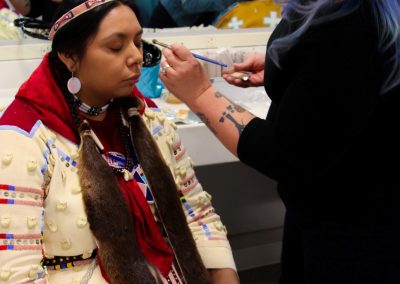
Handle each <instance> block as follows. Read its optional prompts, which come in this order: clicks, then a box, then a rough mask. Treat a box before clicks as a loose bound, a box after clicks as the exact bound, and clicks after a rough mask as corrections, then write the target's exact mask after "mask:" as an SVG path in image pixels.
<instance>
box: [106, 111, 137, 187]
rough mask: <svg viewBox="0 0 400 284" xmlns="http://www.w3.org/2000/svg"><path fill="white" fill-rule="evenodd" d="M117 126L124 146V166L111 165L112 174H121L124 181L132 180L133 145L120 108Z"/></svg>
mask: <svg viewBox="0 0 400 284" xmlns="http://www.w3.org/2000/svg"><path fill="white" fill-rule="evenodd" d="M118 126H119V129H120V132H121V139H122V143H123V144H124V148H125V167H123V168H117V167H112V166H111V168H112V170H113V172H114V174H116V175H123V176H124V179H125V180H126V181H129V180H132V179H133V175H132V170H133V164H134V163H133V154H134V152H133V151H134V150H133V146H132V142H131V135H130V129H129V125H125V123H124V118H123V114H122V110H120V112H119V115H118Z"/></svg>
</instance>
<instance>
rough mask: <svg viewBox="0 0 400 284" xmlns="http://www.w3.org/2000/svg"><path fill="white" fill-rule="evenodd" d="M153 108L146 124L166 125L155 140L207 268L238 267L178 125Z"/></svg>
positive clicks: (222, 225)
mask: <svg viewBox="0 0 400 284" xmlns="http://www.w3.org/2000/svg"><path fill="white" fill-rule="evenodd" d="M153 110H154V109H153ZM153 110H150V109H146V112H145V117H146V120H147V124H148V125H150V128H151V129H160V128H159V127H158V126H156V125H157V124H158V123H161V124H162V125H163V129H162V130H161V129H160V130H159V131H162V132H163V135H155V137H157V138H156V141H157V144H158V146H159V147H160V150H161V153H162V155H163V158H164V160H165V161H166V162H167V165H168V166H169V168H170V169H171V172H172V175H173V176H174V179H175V182H176V185H177V189H178V193H179V196H180V197H181V198H180V199H181V202H182V207H183V211H184V214H185V216H186V220H187V222H188V225H189V228H190V230H191V232H192V234H193V238H194V240H195V242H196V245H197V248H198V250H199V253H200V256H201V257H202V260H203V262H204V265H205V266H206V268H208V269H218V268H232V269H234V270H236V266H235V263H234V260H233V255H232V250H231V247H230V244H229V241H228V239H227V230H226V227H225V226H224V224H223V223H222V222H221V218H220V216H219V215H218V214H216V212H215V209H214V207H213V206H212V203H211V195H210V194H209V193H208V192H206V191H204V190H203V188H202V186H201V184H200V183H199V181H198V180H197V178H196V174H195V171H194V168H193V166H194V165H193V161H192V159H191V158H190V157H189V156H188V154H187V152H186V148H185V146H184V145H183V144H182V142H181V140H180V138H179V135H178V134H177V132H176V128H177V127H176V125H175V124H174V123H172V122H170V121H168V120H167V119H166V116H165V115H164V114H163V113H162V112H161V111H159V110H157V111H153ZM152 121H153V122H152ZM152 132H153V134H154V131H152Z"/></svg>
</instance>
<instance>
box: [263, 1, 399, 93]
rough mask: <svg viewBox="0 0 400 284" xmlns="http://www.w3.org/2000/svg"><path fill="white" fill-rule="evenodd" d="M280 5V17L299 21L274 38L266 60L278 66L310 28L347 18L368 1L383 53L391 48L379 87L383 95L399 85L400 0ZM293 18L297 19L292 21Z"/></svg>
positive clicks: (291, 2)
mask: <svg viewBox="0 0 400 284" xmlns="http://www.w3.org/2000/svg"><path fill="white" fill-rule="evenodd" d="M276 1H277V2H279V3H281V4H283V6H284V9H283V13H282V15H283V18H284V19H286V20H288V21H293V20H300V21H301V24H300V26H299V27H298V28H297V29H296V30H295V31H294V32H293V33H291V34H289V35H287V36H285V37H283V38H279V39H276V40H274V41H273V42H272V44H271V46H270V47H269V49H268V54H269V58H270V59H271V60H272V61H273V62H274V63H275V64H276V65H277V66H278V67H279V68H282V66H281V65H280V58H281V57H282V56H284V54H285V52H287V51H288V50H289V49H290V48H291V47H292V46H293V45H295V44H296V42H297V41H298V39H299V38H300V37H301V35H302V34H304V33H305V32H306V31H307V29H308V28H309V27H310V26H311V25H318V24H320V23H325V22H329V21H332V20H334V19H337V18H340V17H343V16H346V15H348V14H350V13H352V12H353V11H355V10H356V9H357V8H358V7H359V6H360V5H361V3H362V1H369V2H370V5H371V6H372V8H373V10H374V15H375V22H376V25H377V29H378V33H379V36H380V38H379V43H380V44H379V48H380V50H381V51H382V52H384V51H386V50H388V49H393V50H394V54H393V56H392V57H391V58H390V62H388V63H389V64H391V65H392V66H393V67H392V71H391V73H390V74H389V76H388V78H387V79H386V81H385V82H384V83H383V86H382V87H381V94H384V93H386V92H388V91H389V90H391V89H392V88H394V87H396V86H397V85H399V84H400V0H339V1H338V0H311V1H308V0H276ZM294 15H296V18H294Z"/></svg>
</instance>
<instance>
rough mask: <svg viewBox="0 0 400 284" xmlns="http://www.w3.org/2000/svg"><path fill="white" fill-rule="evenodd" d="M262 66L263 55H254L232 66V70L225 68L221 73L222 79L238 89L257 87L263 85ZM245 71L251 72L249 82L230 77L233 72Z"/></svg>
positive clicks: (263, 63) (263, 61)
mask: <svg viewBox="0 0 400 284" xmlns="http://www.w3.org/2000/svg"><path fill="white" fill-rule="evenodd" d="M264 65H265V54H262V53H254V54H252V55H251V56H249V57H248V58H247V59H246V60H245V61H243V62H242V63H237V64H233V68H226V69H224V71H223V78H224V79H225V81H227V82H228V83H229V84H231V85H235V86H238V87H243V88H246V87H259V86H263V85H264ZM237 71H245V72H252V73H253V74H252V75H251V76H250V78H249V80H247V81H243V80H242V79H238V78H235V77H233V76H231V75H230V74H232V73H233V72H237Z"/></svg>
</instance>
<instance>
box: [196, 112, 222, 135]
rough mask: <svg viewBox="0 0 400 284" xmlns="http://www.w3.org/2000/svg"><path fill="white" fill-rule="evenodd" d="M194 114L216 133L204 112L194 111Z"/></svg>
mask: <svg viewBox="0 0 400 284" xmlns="http://www.w3.org/2000/svg"><path fill="white" fill-rule="evenodd" d="M196 115H197V116H198V117H199V118H200V119H201V121H203V122H204V124H205V125H206V126H207V127H208V128H209V129H210V130H211V131H212V132H213V133H214V134H215V135H217V131H216V130H215V129H214V128H213V127H212V126H211V123H210V120H209V119H208V118H207V116H206V115H205V114H204V113H201V112H196Z"/></svg>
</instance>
